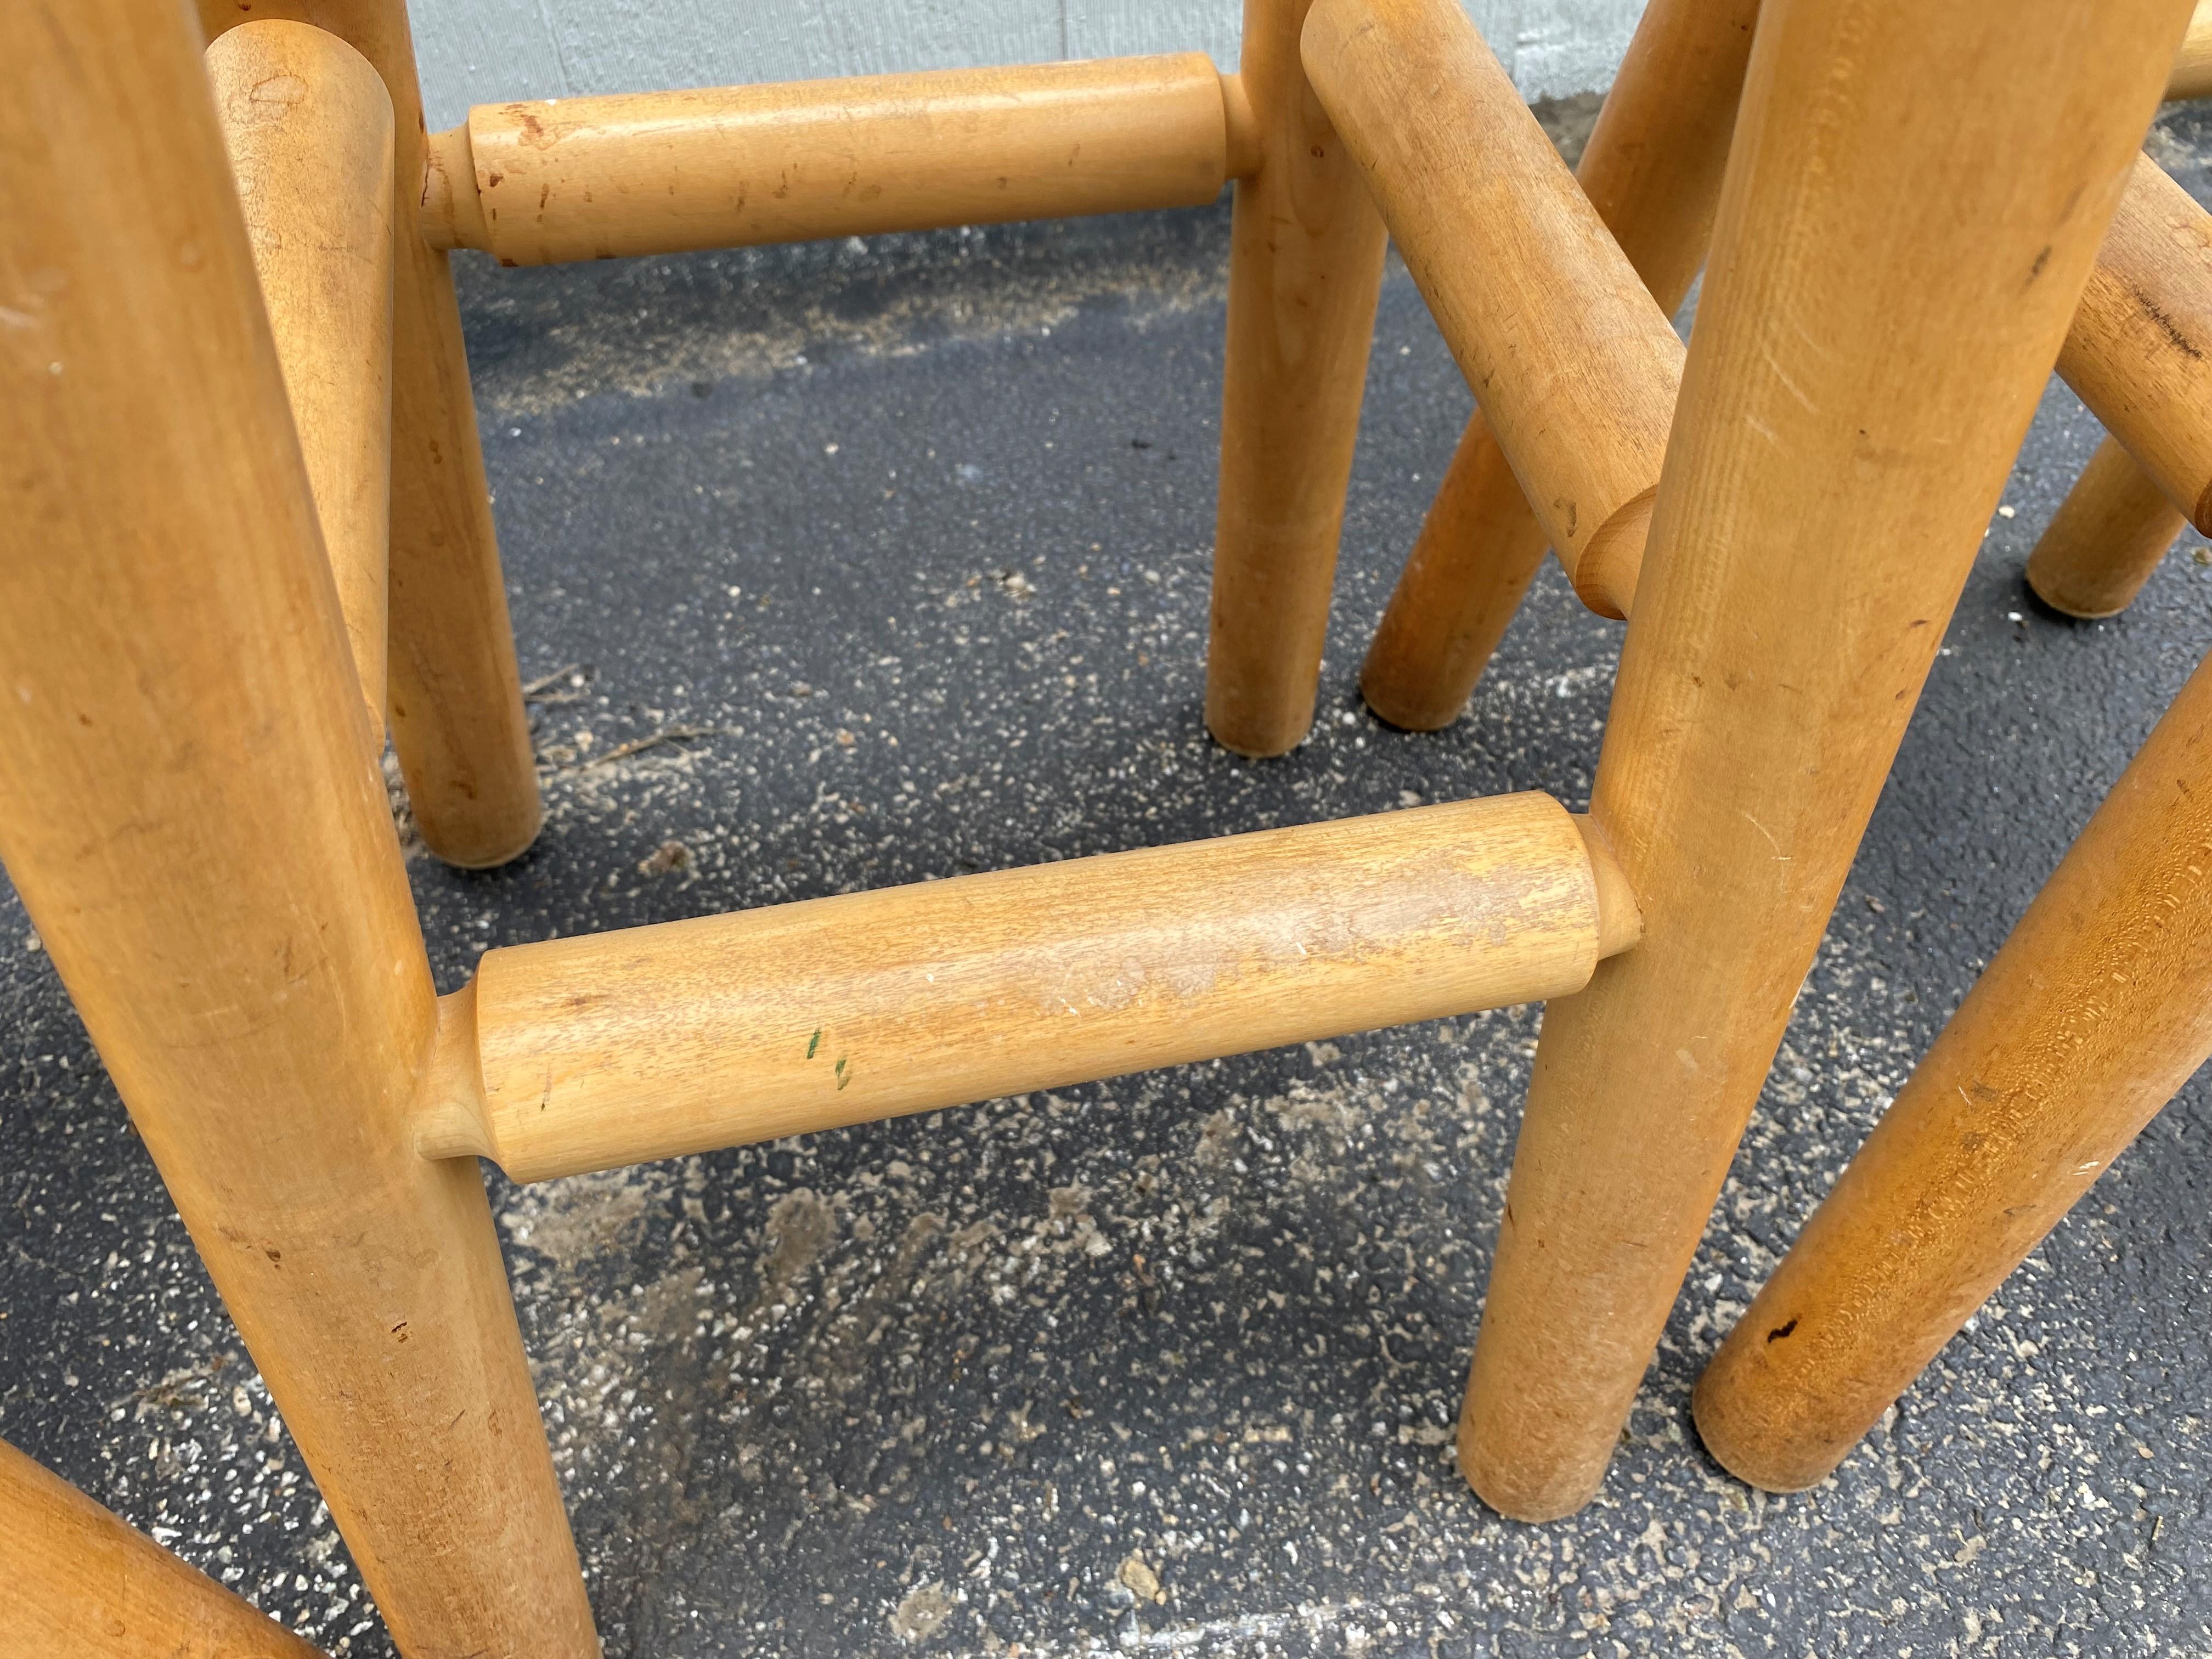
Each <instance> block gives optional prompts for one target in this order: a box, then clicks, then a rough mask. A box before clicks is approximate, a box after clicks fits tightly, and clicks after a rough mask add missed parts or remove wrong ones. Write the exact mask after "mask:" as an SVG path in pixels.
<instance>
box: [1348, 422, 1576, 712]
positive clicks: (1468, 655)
mask: <svg viewBox="0 0 2212 1659" xmlns="http://www.w3.org/2000/svg"><path fill="white" fill-rule="evenodd" d="M1551 541H1552V538H1550V537H1549V536H1547V535H1546V534H1545V533H1544V526H1542V525H1541V524H1540V523H1538V522H1537V519H1536V515H1535V513H1533V512H1531V511H1530V510H1529V507H1528V497H1527V496H1525V495H1522V493H1521V481H1520V480H1519V479H1518V478H1516V477H1514V476H1513V468H1512V465H1510V463H1509V462H1508V461H1507V460H1506V459H1505V452H1504V450H1503V449H1500V448H1499V447H1498V439H1497V438H1496V436H1495V435H1493V434H1492V432H1491V430H1490V423H1489V422H1487V421H1486V420H1484V419H1483V418H1482V411H1481V410H1476V411H1475V412H1474V417H1473V418H1472V419H1470V420H1469V421H1468V423H1467V428H1466V430H1465V431H1463V432H1462V433H1461V434H1460V439H1459V447H1457V448H1456V449H1455V450H1453V451H1452V458H1451V462H1450V465H1449V466H1447V467H1446V468H1445V470H1444V477H1443V483H1441V484H1439V485H1437V494H1436V499H1435V500H1434V501H1431V502H1430V503H1429V512H1428V516H1427V517H1426V518H1425V519H1423V520H1421V532H1420V534H1419V536H1417V537H1416V538H1414V540H1413V551H1412V552H1411V553H1410V554H1408V555H1407V558H1406V568H1405V569H1404V571H1403V572H1401V574H1400V575H1399V577H1398V585H1397V586H1396V587H1395V588H1393V589H1392V590H1391V592H1390V603H1389V607H1388V608H1387V609H1385V610H1384V611H1383V620H1382V622H1381V623H1380V624H1378V625H1377V627H1376V629H1375V639H1374V641H1373V642H1372V643H1371V644H1370V645H1369V647H1367V661H1366V663H1365V665H1364V666H1363V667H1362V668H1361V669H1360V671H1359V691H1360V695H1361V696H1364V697H1365V698H1366V699H1367V706H1368V707H1369V708H1371V709H1373V710H1374V711H1375V712H1376V714H1379V715H1381V716H1382V717H1383V719H1384V720H1388V721H1389V722H1390V724H1391V725H1393V726H1400V727H1402V728H1403V729H1404V730H1406V731H1408V732H1437V731H1441V730H1442V729H1443V727H1445V726H1449V725H1450V724H1451V723H1452V722H1453V721H1454V720H1457V719H1458V718H1459V717H1460V713H1461V711H1462V710H1463V709H1464V708H1466V707H1467V700H1468V698H1469V697H1470V696H1474V687H1475V683H1476V682H1477V681H1479V680H1480V679H1481V678H1482V671H1483V670H1484V669H1485V668H1486V667H1488V666H1489V665H1490V659H1491V657H1492V654H1493V653H1495V652H1496V651H1497V649H1498V641H1500V640H1502V639H1504V637H1505V629H1506V628H1507V626H1508V624H1510V623H1511V622H1512V620H1513V614H1514V612H1516V611H1518V610H1520V608H1521V600H1522V596H1523V595H1524V594H1526V593H1527V592H1528V584H1529V583H1530V582H1532V581H1534V580H1535V579H1536V570H1537V567H1539V566H1540V565H1541V564H1542V563H1543V562H1544V550H1546V549H1547V548H1548V547H1549V546H1550V545H1551Z"/></svg>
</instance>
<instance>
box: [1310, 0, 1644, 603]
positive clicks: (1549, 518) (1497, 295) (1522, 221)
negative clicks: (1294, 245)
mask: <svg viewBox="0 0 2212 1659" xmlns="http://www.w3.org/2000/svg"><path fill="white" fill-rule="evenodd" d="M1304 53H1305V65H1306V73H1307V74H1308V76H1310V77H1311V79H1312V81H1313V84H1314V90H1315V92H1316V94H1317V95H1318V96H1319V98H1320V100H1321V102H1322V107H1323V108H1324V109H1326V110H1327V111H1328V112H1329V114H1330V116H1331V117H1332V118H1334V121H1335V122H1336V125H1337V129H1338V131H1340V132H1341V133H1342V134H1343V135H1344V141H1345V143H1346V144H1347V145H1349V146H1350V147H1351V149H1352V154H1353V155H1355V156H1356V157H1357V158H1358V161H1359V165H1360V168H1361V170H1362V172H1363V173H1364V175H1365V177H1366V179H1367V182H1368V185H1369V187H1370V189H1371V190H1372V191H1374V193H1375V199H1376V203H1377V204H1379V205H1380V206H1381V208H1382V210H1383V220H1384V222H1386V223H1388V224H1389V227H1390V234H1391V236H1392V238H1393V239H1394V240H1395V241H1396V242H1397V245H1398V249H1399V252H1401V253H1402V254H1404V255H1405V258H1406V267H1407V270H1410V271H1411V272H1412V273H1413V280H1414V282H1415V283H1417V284H1419V288H1420V290H1421V294H1422V296H1423V297H1424V298H1425V299H1426V300H1427V301H1428V302H1429V309H1430V310H1431V312H1432V313H1434V314H1435V316H1436V319H1437V328H1438V330H1439V331H1441V332H1442V333H1443V337H1444V341H1445V343H1447V344H1448V345H1449V346H1450V347H1451V349H1452V356H1454V357H1455V359H1456V360H1457V361H1458V363H1459V366H1460V369H1461V371H1462V373H1463V374H1466V376H1467V378H1468V385H1469V386H1472V387H1473V388H1474V395H1475V400H1476V402H1477V403H1479V404H1480V405H1481V407H1482V412H1483V418H1484V420H1485V422H1486V423H1487V425H1488V427H1489V428H1490V431H1491V432H1492V435H1494V436H1495V437H1496V438H1497V440H1498V447H1500V448H1502V449H1503V450H1504V452H1505V456H1506V459H1507V460H1509V461H1510V463H1511V464H1512V467H1513V471H1514V475H1515V476H1516V477H1518V478H1519V479H1520V481H1521V483H1522V493H1523V494H1524V495H1526V496H1527V497H1528V504H1529V506H1530V507H1533V508H1534V510H1535V513H1536V517H1537V519H1538V520H1540V521H1541V523H1542V525H1543V526H1544V529H1545V532H1546V534H1547V535H1548V536H1549V537H1550V538H1551V543H1552V545H1553V547H1555V548H1557V549H1558V550H1559V560H1560V562H1561V563H1563V564H1564V565H1565V566H1566V568H1567V570H1568V573H1569V574H1571V576H1572V577H1573V578H1574V583H1575V591H1576V592H1577V593H1579V594H1581V595H1582V596H1583V602H1584V603H1585V604H1587V605H1590V606H1591V607H1592V608H1593V609H1594V610H1596V611H1601V612H1602V613H1603V614H1605V615H1607V616H1612V617H1620V616H1626V614H1627V610H1628V605H1629V604H1630V602H1631V600H1632V599H1633V598H1634V596H1635V588H1634V583H1635V579H1636V573H1637V570H1638V568H1639V566H1640V564H1641V562H1642V559H1643V552H1644V533H1645V532H1646V530H1647V528H1648V527H1649V523H1650V508H1651V495H1652V492H1653V491H1654V490H1655V489H1656V488H1657V487H1658V483H1659V465H1660V461H1661V459H1662V458H1663V457H1664V455H1665V453H1666V449H1667V428H1668V423H1669V422H1671V421H1672V419H1673V418H1674V392H1675V388H1676V386H1678V385H1679V383H1680V375H1681V364H1682V343H1681V341H1680V340H1679V339H1677V338H1676V337H1675V335H1674V328H1673V326H1672V325H1670V324H1669V323H1668V320H1667V316H1666V313H1664V312H1662V311H1661V310H1660V308H1659V307H1658V305H1657V304H1656V302H1655V301H1653V299H1652V297H1651V294H1650V290H1649V289H1646V288H1645V287H1644V283H1643V281H1642V280H1641V279H1640V278H1639V277H1638V276H1637V274H1636V270H1635V268H1634V267H1633V266H1632V265H1631V264H1629V263H1628V260H1627V258H1626V256H1625V255H1624V254H1623V253H1622V252H1621V251H1620V245H1619V244H1617V243H1616V242H1614V240H1613V237H1612V235H1611V234H1609V233H1608V232H1607V229H1606V228H1605V224H1604V222H1603V221H1601V219H1600V218H1599V217H1598V216H1597V211H1596V210H1595V209H1594V208H1593V207H1592V206H1591V205H1590V203H1589V198H1588V197H1585V196H1584V195H1583V192H1582V191H1581V190H1580V189H1579V188H1578V187H1577V185H1576V183H1575V179H1574V175H1573V174H1571V173H1569V172H1568V171H1567V167H1566V164H1565V162H1564V161H1560V160H1559V153H1558V152H1557V151H1556V150H1554V149H1553V148H1552V144H1551V141H1550V140H1549V139H1547V137H1544V131H1543V129H1542V128H1541V127H1540V126H1538V125H1536V118H1535V117H1534V116H1533V115H1531V114H1530V113H1529V112H1528V106H1527V105H1526V104H1524V103H1523V102H1522V99H1521V94H1519V93H1518V92H1517V91H1516V90H1515V88H1514V86H1513V82H1512V80H1511V79H1510V77H1509V76H1507V75H1506V73H1505V71H1504V70H1503V69H1502V68H1500V67H1499V65H1498V59H1497V58H1495V57H1493V56H1492V53H1491V51H1490V48H1489V47H1488V46H1485V45H1484V44H1483V40H1482V36H1481V35H1480V33H1478V32H1477V31H1476V29H1475V27H1474V22H1473V21H1472V20H1471V19H1469V17H1468V15H1467V13H1466V11H1465V10H1464V9H1462V7H1461V6H1460V5H1459V3H1458V0H1315V3H1314V7H1313V9H1312V11H1311V12H1310V13H1309V14H1308V15H1307V18H1306V26H1305V34H1304Z"/></svg>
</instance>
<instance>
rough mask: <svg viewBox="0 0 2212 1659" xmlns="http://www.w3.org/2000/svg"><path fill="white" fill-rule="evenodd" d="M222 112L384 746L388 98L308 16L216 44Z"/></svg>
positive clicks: (210, 59)
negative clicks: (308, 19)
mask: <svg viewBox="0 0 2212 1659" xmlns="http://www.w3.org/2000/svg"><path fill="white" fill-rule="evenodd" d="M207 66H208V76H209V78H210V80H211V81H213V82H214V83H215V94H216V115H217V118H219V119H220V120H221V122H222V134H223V142H224V143H225V144H226V145H227V146H228V149H229V151H230V167H231V172H232V173H233V174H234V175H235V177H236V178H237V180H238V196H239V204H240V207H241V208H242V209H243V210H244V211H245V215H246V235H247V237H248V239H249V240H251V241H252V246H253V267H254V270H255V271H256V272H257V273H258V275H259V276H260V278H261V296H262V299H263V301H264V302H265V303H266V304H267V306H268V307H269V325H270V331H271V332H272V334H273V335H274V336H275V338H276V356H277V361H278V362H280V363H282V364H283V369H284V390H285V392H286V394H287V395H288V396H289V398H290V399H291V404H292V423H293V425H294V426H295V428H297V429H298V431H299V434H300V447H301V452H302V453H303V454H304V455H305V457H306V459H307V481H308V483H310V484H312V485H313V488H314V494H315V514H316V517H317V518H318V519H319V520H321V523H322V526H323V546H324V548H325V550H326V551H327V552H328V553H329V554H330V559H331V574H332V575H333V576H334V577H336V578H337V588H338V603H339V605H340V606H341V607H342V608H343V611H344V612H345V622H346V638H347V640H348V641H349V642H350V643H351V645H352V647H353V659H354V667H355V668H356V671H358V672H359V675H360V678H361V690H362V701H363V702H364V703H365V705H366V706H367V708H368V723H369V731H370V732H371V734H372V741H371V748H372V750H373V751H374V752H376V753H378V754H381V753H382V752H383V749H384V681H385V670H384V663H385V642H386V638H387V636H388V635H389V633H390V620H389V610H390V607H389V605H387V604H386V598H385V571H386V549H387V548H388V547H389V546H390V545H391V541H392V510H391V509H392V99H391V97H390V95H389V94H386V91H385V89H384V81H383V79H382V77H381V76H379V75H378V74H377V72H376V70H375V69H374V67H373V66H372V65H371V64H369V62H368V59H367V58H363V57H362V55H361V54H360V53H359V52H356V51H355V50H354V49H353V48H352V47H351V46H348V45H346V43H345V42H344V41H343V40H339V39H338V38H337V36H336V35H334V34H332V33H330V32H329V31H328V30H326V29H319V28H317V27H314V26H313V24H309V23H288V22H283V21H277V22H265V23H251V24H248V25H247V26H246V27H243V28H237V29H233V30H231V31H229V33H226V34H225V35H223V36H222V38H221V39H220V40H217V41H216V42H215V44H214V45H212V46H210V47H209V48H208V54H207Z"/></svg>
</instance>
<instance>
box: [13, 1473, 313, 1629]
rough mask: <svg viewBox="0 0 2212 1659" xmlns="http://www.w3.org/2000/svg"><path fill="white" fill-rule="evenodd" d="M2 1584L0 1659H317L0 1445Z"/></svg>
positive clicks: (71, 1489)
mask: <svg viewBox="0 0 2212 1659" xmlns="http://www.w3.org/2000/svg"><path fill="white" fill-rule="evenodd" d="M0 1585H5V1586H6V1590H5V1606H4V1610H0V1659H320V1653H321V1650H320V1649H319V1648H316V1647H314V1646H313V1644H309V1643H307V1642H303V1641H301V1639H300V1638H298V1637H296V1636H295V1635H293V1634H292V1632H289V1631H288V1630H286V1629H285V1628H284V1627H283V1626H282V1625H280V1624H278V1623H276V1620H272V1619H268V1618H264V1616H263V1615H262V1614H260V1613H257V1612H256V1611H254V1609H253V1608H252V1607H250V1606H248V1605H247V1604H246V1602H244V1601H240V1599H239V1598H238V1597H237V1596H235V1595H232V1594H231V1593H230V1592H229V1591H228V1590H227V1589H223V1587H222V1585H220V1584H218V1583H216V1582H215V1581H214V1580H213V1579H211V1578H210V1577H206V1576H205V1575H204V1574H203V1573H201V1572H198V1571H195V1570H194V1569H193V1568H191V1567H189V1566H187V1565H185V1564H184V1563H183V1562H182V1561H179V1559H177V1558H176V1557H175V1556H173V1555H172V1554H170V1553H169V1552H168V1551H167V1550H165V1549H163V1548H162V1547H161V1546H160V1545H159V1544H156V1543H155V1541H153V1540H152V1539H150V1538H149V1537H147V1536H146V1535H145V1534H143V1533H142V1532H140V1531H138V1530H137V1528H134V1527H131V1525H129V1524H128V1523H127V1522H124V1521H122V1520H120V1519H118V1517H117V1516H113V1515H112V1514H110V1513H109V1512H108V1511H107V1510H105V1509H102V1508H101V1507H100V1505H99V1504H95V1503H94V1502H93V1501H92V1499H91V1498H88V1497H86V1496H85V1495H84V1494H83V1493H82V1492H79V1491H78V1490H77V1489H76V1487H75V1486H71V1485H70V1483H69V1482H68V1481H66V1480H63V1479H62V1478H61V1477H60V1476H59V1475H58V1474H54V1473H52V1471H51V1470H49V1469H46V1468H41V1467H40V1465H39V1464H38V1463H37V1462H34V1461H33V1460H32V1459H31V1458H28V1457H27V1456H25V1455H23V1454H22V1453H21V1452H20V1451H18V1450H16V1449H15V1447H13V1446H10V1445H9V1444H7V1443H5V1442H4V1441H0Z"/></svg>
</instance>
